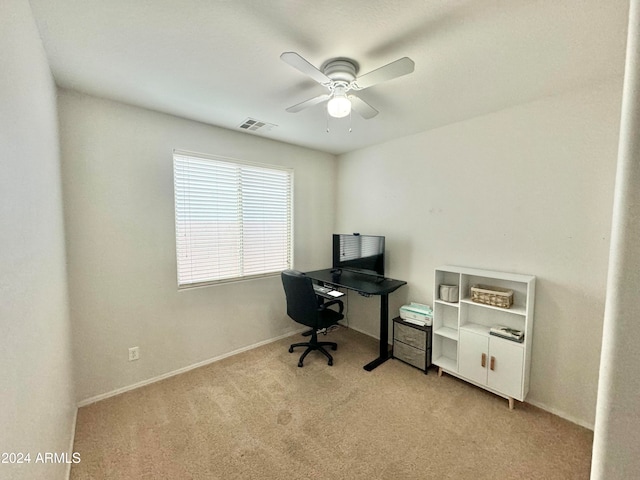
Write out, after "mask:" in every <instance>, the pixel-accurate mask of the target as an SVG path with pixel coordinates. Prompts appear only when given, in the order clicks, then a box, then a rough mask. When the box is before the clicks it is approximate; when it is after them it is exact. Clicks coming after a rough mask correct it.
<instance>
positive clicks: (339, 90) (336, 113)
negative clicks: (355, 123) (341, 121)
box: [327, 87, 351, 118]
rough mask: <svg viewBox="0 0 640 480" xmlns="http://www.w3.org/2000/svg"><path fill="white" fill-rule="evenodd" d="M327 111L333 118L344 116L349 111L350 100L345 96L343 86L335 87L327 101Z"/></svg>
mask: <svg viewBox="0 0 640 480" xmlns="http://www.w3.org/2000/svg"><path fill="white" fill-rule="evenodd" d="M327 112H328V113H329V115H331V116H332V117H334V118H342V117H346V116H347V115H349V114H350V113H351V100H349V99H348V98H347V95H346V91H345V88H344V87H336V89H335V91H334V92H333V96H332V97H331V99H330V100H329V102H328V103H327Z"/></svg>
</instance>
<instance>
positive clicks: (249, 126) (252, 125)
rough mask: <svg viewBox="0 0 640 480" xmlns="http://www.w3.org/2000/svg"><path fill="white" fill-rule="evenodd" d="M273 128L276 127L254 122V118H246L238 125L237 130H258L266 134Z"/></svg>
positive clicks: (270, 124) (258, 121)
mask: <svg viewBox="0 0 640 480" xmlns="http://www.w3.org/2000/svg"><path fill="white" fill-rule="evenodd" d="M273 127H277V125H275V124H273V123H267V122H261V121H260V120H256V119H255V118H251V117H249V118H247V119H246V120H245V121H244V122H242V123H241V124H240V125H238V128H241V129H242V130H249V131H252V132H255V131H256V130H260V131H263V132H268V131H269V130H271V129H272V128H273Z"/></svg>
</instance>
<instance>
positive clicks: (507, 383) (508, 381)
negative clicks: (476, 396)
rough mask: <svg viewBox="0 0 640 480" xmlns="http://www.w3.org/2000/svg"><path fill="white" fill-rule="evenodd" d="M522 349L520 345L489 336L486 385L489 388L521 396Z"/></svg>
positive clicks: (518, 397) (509, 394) (514, 396)
mask: <svg viewBox="0 0 640 480" xmlns="http://www.w3.org/2000/svg"><path fill="white" fill-rule="evenodd" d="M523 352H524V349H523V347H522V345H520V344H516V343H513V342H511V341H510V340H503V339H501V338H495V337H490V338H489V356H490V358H489V367H490V368H489V370H488V372H489V373H488V377H487V385H488V386H489V388H493V389H494V390H496V391H498V392H500V393H503V394H505V395H508V396H510V397H513V398H516V399H518V400H521V401H522V400H524V399H523V398H522V375H523V369H522V366H523V361H524V360H523V358H524V353H523Z"/></svg>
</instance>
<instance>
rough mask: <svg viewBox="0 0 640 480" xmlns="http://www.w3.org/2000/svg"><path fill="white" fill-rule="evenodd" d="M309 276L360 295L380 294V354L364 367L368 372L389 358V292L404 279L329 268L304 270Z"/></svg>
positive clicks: (399, 285) (402, 283)
mask: <svg viewBox="0 0 640 480" xmlns="http://www.w3.org/2000/svg"><path fill="white" fill-rule="evenodd" d="M305 275H306V276H307V277H310V278H312V279H314V280H317V281H319V282H323V283H327V284H330V285H335V286H337V287H344V288H347V289H349V290H354V291H356V292H358V293H359V294H361V295H365V296H370V295H379V296H380V356H379V357H378V358H376V359H375V360H373V361H372V362H369V363H367V364H366V365H365V366H364V369H365V370H366V371H368V372H370V371H371V370H373V369H374V368H376V367H377V366H378V365H380V364H382V363H384V362H386V361H387V360H388V359H389V358H390V355H389V294H390V293H391V292H394V291H396V290H397V289H398V288H400V287H401V286H402V285H406V284H407V282H405V281H404V280H394V279H392V278H383V277H379V276H376V275H368V274H365V273H356V272H350V271H348V270H342V271H341V273H339V274H338V273H333V271H332V269H331V268H327V269H324V270H315V271H313V272H305Z"/></svg>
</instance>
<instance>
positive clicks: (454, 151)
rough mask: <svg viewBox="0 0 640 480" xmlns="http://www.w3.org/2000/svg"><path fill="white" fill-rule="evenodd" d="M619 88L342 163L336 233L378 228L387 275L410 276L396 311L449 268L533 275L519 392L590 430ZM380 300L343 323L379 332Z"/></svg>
mask: <svg viewBox="0 0 640 480" xmlns="http://www.w3.org/2000/svg"><path fill="white" fill-rule="evenodd" d="M621 87H622V80H621V79H620V80H615V81H613V80H612V81H610V82H608V83H606V84H603V85H600V86H596V87H593V88H590V89H587V90H584V91H579V92H575V93H571V94H565V95H559V96H554V97H549V98H545V99H542V100H540V101H536V102H533V103H530V104H526V105H522V106H518V107H515V108H511V109H507V110H503V111H500V112H497V113H493V114H490V115H486V116H483V117H480V118H474V119H470V120H467V121H464V122H460V123H456V124H453V125H449V126H446V127H443V128H439V129H436V130H432V131H428V132H424V133H421V134H418V135H413V136H410V137H405V138H402V139H399V140H396V141H392V142H389V143H386V144H383V145H379V146H376V147H371V148H368V149H364V150H360V151H357V152H353V153H351V154H347V155H344V156H342V157H340V159H339V170H338V179H339V182H338V215H337V229H338V230H340V231H345V232H350V231H359V232H361V233H370V234H382V235H386V236H387V246H388V253H389V255H388V261H387V272H388V273H387V275H388V276H391V277H395V278H401V279H403V280H407V281H408V282H409V284H408V286H406V287H403V289H401V290H400V291H398V293H396V294H394V295H392V297H395V299H394V300H393V302H394V303H395V304H394V305H392V306H391V308H395V307H396V306H397V304H398V303H401V302H402V301H404V300H407V299H409V300H413V301H421V302H427V303H431V302H432V301H433V282H434V279H433V270H434V268H436V267H438V266H440V265H444V264H452V265H462V266H469V267H477V268H486V269H492V270H502V271H508V272H519V273H527V274H533V275H536V276H537V298H536V305H535V308H536V315H535V325H534V337H533V356H532V371H531V389H530V393H529V396H528V399H527V400H528V401H529V402H531V403H534V404H537V405H540V406H543V407H544V408H546V409H548V410H551V411H553V412H555V413H558V414H560V415H562V416H565V417H567V418H569V419H572V420H574V421H576V422H578V423H582V424H584V425H588V426H593V422H594V415H595V402H596V393H597V382H598V365H599V356H600V343H601V338H602V337H601V333H602V318H603V312H604V299H605V286H606V277H607V261H608V247H609V240H610V225H611V210H612V201H613V200H612V199H613V185H614V175H615V165H616V150H617V139H618V130H619V115H620V102H621ZM362 186H367V188H363V187H362ZM374 307H375V305H373V303H372V302H367V303H365V302H363V301H360V300H358V304H356V302H352V304H351V306H350V311H351V314H350V323H351V325H352V326H353V327H355V328H359V329H362V330H364V331H368V332H370V333H372V334H373V333H376V332H377V323H376V321H375V318H376V317H375V311H374V310H373V308H374ZM392 313H393V310H392Z"/></svg>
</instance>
